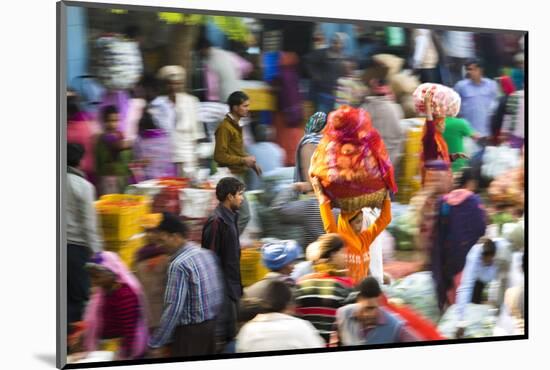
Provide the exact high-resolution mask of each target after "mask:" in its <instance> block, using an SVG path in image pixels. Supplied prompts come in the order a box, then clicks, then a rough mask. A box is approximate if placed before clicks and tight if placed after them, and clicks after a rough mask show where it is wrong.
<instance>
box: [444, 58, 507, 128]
mask: <svg viewBox="0 0 550 370" xmlns="http://www.w3.org/2000/svg"><path fill="white" fill-rule="evenodd" d="M464 66H465V68H466V78H465V79H464V80H462V81H459V82H458V83H457V84H456V85H455V87H454V89H455V90H456V92H457V93H458V94H459V95H460V97H461V99H462V103H461V107H460V117H462V118H465V119H466V120H467V121H468V122H470V124H471V125H472V127H473V128H474V130H475V131H476V132H478V133H479V134H480V136H481V137H486V136H489V135H490V117H491V113H492V109H493V108H494V104H495V100H496V97H497V91H498V89H497V84H496V82H495V81H493V80H490V79H488V78H484V77H483V68H482V66H481V64H480V62H479V61H478V60H476V59H470V60H468V61H466V63H464Z"/></svg>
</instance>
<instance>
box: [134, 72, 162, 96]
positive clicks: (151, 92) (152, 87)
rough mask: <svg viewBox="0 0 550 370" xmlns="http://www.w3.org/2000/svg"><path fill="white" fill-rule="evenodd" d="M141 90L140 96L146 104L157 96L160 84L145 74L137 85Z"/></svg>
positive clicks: (154, 78)
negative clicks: (141, 95)
mask: <svg viewBox="0 0 550 370" xmlns="http://www.w3.org/2000/svg"><path fill="white" fill-rule="evenodd" d="M138 86H141V88H142V89H143V92H142V94H144V98H145V101H146V102H148V103H149V102H151V101H153V100H154V99H155V98H156V97H157V96H158V94H159V90H160V83H159V81H158V80H157V78H156V77H155V76H154V75H153V74H151V73H145V74H144V75H143V77H142V78H141V80H140V81H139V83H138Z"/></svg>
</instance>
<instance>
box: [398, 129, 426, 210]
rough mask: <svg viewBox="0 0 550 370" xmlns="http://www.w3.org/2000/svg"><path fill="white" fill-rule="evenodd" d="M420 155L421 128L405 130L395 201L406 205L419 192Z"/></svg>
mask: <svg viewBox="0 0 550 370" xmlns="http://www.w3.org/2000/svg"><path fill="white" fill-rule="evenodd" d="M421 154H422V128H420V127H409V128H407V138H406V139H405V145H404V153H403V157H402V160H401V167H400V168H401V170H400V171H399V172H400V173H399V181H398V184H399V193H398V194H397V200H398V201H399V202H400V203H402V204H406V203H408V202H409V201H410V199H411V198H412V196H413V195H414V194H415V193H416V192H417V191H418V190H420V156H421Z"/></svg>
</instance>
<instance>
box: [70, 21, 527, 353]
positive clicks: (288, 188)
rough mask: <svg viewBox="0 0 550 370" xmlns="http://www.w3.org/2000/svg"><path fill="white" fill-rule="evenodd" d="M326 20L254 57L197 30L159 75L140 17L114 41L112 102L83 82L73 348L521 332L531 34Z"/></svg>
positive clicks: (75, 135) (109, 76)
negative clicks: (356, 34)
mask: <svg viewBox="0 0 550 370" xmlns="http://www.w3.org/2000/svg"><path fill="white" fill-rule="evenodd" d="M340 26H343V25H340ZM327 30H328V28H327V27H324V28H323V27H322V25H320V24H318V25H316V26H315V28H314V32H313V33H312V38H311V40H310V44H311V50H307V52H305V53H301V54H299V53H297V52H293V51H287V50H284V49H280V50H277V51H272V50H269V51H263V50H260V53H259V54H258V55H259V57H258V58H256V59H254V58H250V55H248V58H247V57H246V56H243V53H241V55H239V51H237V50H229V49H224V48H221V47H217V46H214V45H213V43H212V41H211V40H210V39H209V38H208V37H207V35H206V34H205V33H201V34H199V35H198V36H197V38H196V40H195V42H194V48H193V55H195V56H196V58H197V60H198V61H199V62H198V63H197V64H192V67H191V68H193V71H189V70H186V69H185V68H184V67H182V66H181V65H178V64H166V65H163V66H161V67H160V68H158V69H157V70H154V71H153V72H152V73H149V72H146V71H151V69H152V67H151V66H147V63H146V60H145V59H142V57H141V52H140V42H138V41H136V40H138V39H139V37H140V36H139V33H137V32H138V29H137V28H136V27H133V28H129V29H127V30H126V31H127V32H125V34H124V35H123V36H122V35H121V36H116V37H115V36H112V35H110V36H105V37H103V38H100V39H99V41H100V42H99V41H98V42H99V43H100V45H101V46H102V47H103V49H102V53H103V54H101V55H102V56H103V58H104V62H103V64H100V68H99V71H100V72H98V73H97V75H98V76H99V77H98V80H99V81H100V82H101V84H102V85H103V87H104V90H103V93H102V95H101V101H100V102H99V103H98V104H97V106H95V107H94V109H90V105H87V104H86V97H85V96H84V95H85V94H84V93H83V92H82V91H78V89H77V88H69V89H68V93H67V123H66V125H67V126H66V127H67V147H66V151H67V184H66V186H67V188H66V196H67V206H66V207H67V208H66V217H67V225H66V227H67V245H66V254H67V273H68V278H67V284H68V285H67V301H68V305H67V315H68V316H67V321H68V326H67V334H68V353H69V361H70V362H78V361H82V362H86V361H91V360H92V359H93V358H94V355H97V356H99V353H103V356H106V357H104V358H103V359H104V360H126V359H143V358H163V357H164V358H168V357H185V356H205V355H214V354H219V353H246V352H256V351H262V352H265V351H281V350H294V349H309V348H332V347H341V346H357V345H366V346H368V345H373V344H398V343H403V342H425V341H437V340H444V339H460V338H476V337H493V336H507V335H522V334H523V333H524V302H525V298H524V288H523V283H524V275H523V274H524V266H525V263H526V259H525V255H524V254H523V252H524V249H525V246H524V221H523V217H524V176H525V175H524V159H523V155H524V154H523V153H524V81H523V78H524V77H523V73H524V72H523V68H524V67H523V60H524V51H523V39H522V37H521V35H511V36H509V37H501V36H502V35H500V34H498V35H497V34H478V33H473V32H467V31H434V30H429V29H404V28H400V27H386V28H385V31H384V32H385V33H384V35H386V37H385V38H383V39H381V40H379V39H374V38H371V39H369V38H368V37H367V38H366V39H363V38H357V39H353V38H352V37H350V34H349V33H346V32H340V31H338V32H328V31H327ZM365 40H366V41H365ZM495 40H497V41H499V42H500V43H498V42H497V41H495ZM352 41H353V42H352ZM283 44H284V43H283ZM352 44H353V45H355V47H354V48H353V49H352V50H353V52H350V49H351V47H350V45H352ZM120 45H126V46H128V45H130V46H132V48H133V49H132V48H129V49H131V50H135V53H134V54H132V56H131V57H127V58H126V59H125V60H124V61H123V62H121V61H120V60H121V59H117V58H118V57H119V55H117V53H123V52H122V51H121V50H126V49H124V48H123V47H122V46H120ZM499 45H505V46H506V47H505V48H503V47H500V46H499ZM118 47H120V49H117V48H118ZM250 49H253V48H252V47H251V48H249V49H248V50H250ZM497 51H498V52H497ZM109 53H112V54H109ZM113 60H115V61H116V60H118V63H119V64H117V65H114V66H111V65H109V63H114V62H113ZM124 63H126V64H124ZM115 64H116V63H115ZM121 66H122V67H121ZM198 71H199V72H198ZM258 71H259V72H258ZM134 75H135V77H134ZM197 75H198V76H199V77H200V78H199V79H198V80H200V81H201V82H200V83H197V82H196V81H197V78H196V76H197ZM190 76H193V78H192V79H191V80H190V78H189V77H190ZM247 76H253V77H251V78H250V79H249V78H248V77H247ZM252 79H257V80H261V81H256V80H252ZM197 86H198V87H197ZM266 96H267V97H266ZM106 353H107V355H105V354H106Z"/></svg>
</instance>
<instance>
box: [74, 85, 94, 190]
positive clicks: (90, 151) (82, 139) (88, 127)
mask: <svg viewBox="0 0 550 370" xmlns="http://www.w3.org/2000/svg"><path fill="white" fill-rule="evenodd" d="M79 103H80V102H79V98H78V96H77V95H76V94H74V93H72V94H71V95H69V94H68V95H67V142H68V143H75V144H80V145H82V147H83V148H84V157H83V158H82V161H81V162H82V163H81V164H80V168H81V169H82V171H83V172H84V174H85V175H86V178H87V179H88V181H90V182H91V183H94V182H95V180H96V179H95V161H94V160H95V158H94V147H95V143H96V140H97V136H96V133H95V130H94V128H93V126H92V122H91V120H90V119H89V117H88V115H87V114H86V113H84V112H83V111H82V110H81V109H80V106H79Z"/></svg>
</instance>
